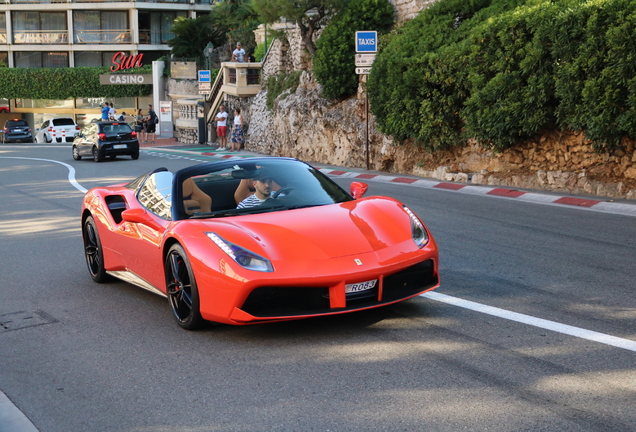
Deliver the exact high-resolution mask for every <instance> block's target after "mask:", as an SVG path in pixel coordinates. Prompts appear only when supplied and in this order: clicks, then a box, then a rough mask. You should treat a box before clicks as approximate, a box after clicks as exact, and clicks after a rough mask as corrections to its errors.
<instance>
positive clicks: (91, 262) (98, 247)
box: [82, 216, 110, 283]
mask: <svg viewBox="0 0 636 432" xmlns="http://www.w3.org/2000/svg"><path fill="white" fill-rule="evenodd" d="M82 237H83V238H84V256H85V257H86V265H87V267H88V273H89V274H90V275H91V279H93V280H94V281H95V282H97V283H103V282H106V281H108V280H109V279H110V277H109V276H108V274H107V273H106V269H105V267H104V252H103V250H102V242H101V240H100V239H99V232H98V231H97V225H95V220H94V219H93V217H92V216H89V217H87V218H86V220H85V221H84V227H83V229H82Z"/></svg>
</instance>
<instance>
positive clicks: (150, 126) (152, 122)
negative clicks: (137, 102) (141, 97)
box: [144, 105, 157, 144]
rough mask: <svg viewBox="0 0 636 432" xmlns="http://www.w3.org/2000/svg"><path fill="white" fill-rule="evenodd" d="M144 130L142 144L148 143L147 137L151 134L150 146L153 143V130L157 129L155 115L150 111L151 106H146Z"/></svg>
mask: <svg viewBox="0 0 636 432" xmlns="http://www.w3.org/2000/svg"><path fill="white" fill-rule="evenodd" d="M145 124H146V128H145V134H144V142H145V143H147V142H148V135H150V134H152V141H151V144H154V143H155V130H156V127H157V113H155V112H154V110H153V109H152V105H148V115H147V116H146V123H145Z"/></svg>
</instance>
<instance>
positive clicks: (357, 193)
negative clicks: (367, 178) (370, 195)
mask: <svg viewBox="0 0 636 432" xmlns="http://www.w3.org/2000/svg"><path fill="white" fill-rule="evenodd" d="M367 189H369V185H368V184H366V183H363V182H353V183H351V186H350V187H349V194H351V196H352V197H353V199H360V198H362V196H363V195H364V194H365V193H367Z"/></svg>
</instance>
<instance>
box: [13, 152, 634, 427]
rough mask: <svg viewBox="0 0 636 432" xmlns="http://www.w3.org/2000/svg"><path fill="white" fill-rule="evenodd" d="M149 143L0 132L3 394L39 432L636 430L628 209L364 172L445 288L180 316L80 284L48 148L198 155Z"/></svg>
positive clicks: (139, 166) (62, 182)
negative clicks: (93, 142)
mask: <svg viewBox="0 0 636 432" xmlns="http://www.w3.org/2000/svg"><path fill="white" fill-rule="evenodd" d="M153 154H155V156H153V155H151V154H150V153H149V152H147V151H142V155H141V157H140V159H139V160H138V161H132V160H130V159H129V158H119V159H117V160H116V161H106V162H104V163H100V164H96V163H94V162H92V161H84V160H83V161H77V162H76V161H73V160H72V158H71V153H70V148H69V147H68V146H65V147H63V146H59V147H57V146H28V145H15V146H9V145H7V146H0V194H1V195H0V197H1V198H0V245H1V246H0V271H1V274H2V280H3V283H2V286H1V288H0V322H3V323H4V326H0V391H2V392H4V394H6V396H7V397H8V398H9V400H10V401H11V402H12V404H14V405H15V406H16V407H17V408H18V409H19V410H21V411H22V413H24V415H26V417H27V418H28V419H29V420H30V421H31V422H32V423H33V424H34V425H35V426H36V427H37V429H38V430H40V431H42V432H56V431H60V432H68V431H95V432H97V431H130V432H133V431H134V432H138V431H160V432H161V431H165V432H168V431H189V432H190V431H193V432H194V431H196V432H200V431H271V430H276V431H376V430H387V431H458V430H480V431H481V430H489V431H521V430H549V431H555V430H558V431H614V430H615V431H634V430H636V410H635V409H634V406H635V402H636V348H635V347H636V295H634V294H635V292H636V282H635V278H634V269H635V268H636V253H635V249H636V248H635V246H636V218H634V217H630V216H624V215H613V214H605V213H598V212H591V211H584V210H580V209H577V208H563V207H558V206H545V205H539V204H533V203H527V202H519V201H514V200H507V199H498V198H493V197H486V196H475V195H467V194H459V193H456V192H452V191H445V190H431V189H429V190H424V189H418V188H413V187H411V186H409V185H405V184H388V183H380V182H375V183H373V182H370V188H369V192H368V193H367V195H389V196H393V197H395V198H397V199H399V200H401V201H403V202H404V203H406V204H407V205H408V206H409V207H410V208H412V209H413V210H414V211H415V212H416V213H417V214H418V215H420V217H421V218H422V219H423V220H424V221H425V222H426V224H427V225H428V226H429V228H430V229H431V231H432V233H433V235H434V236H435V239H436V240H437V243H438V245H439V247H440V260H441V264H440V272H441V278H442V283H441V287H440V288H438V289H437V290H436V291H435V293H437V294H443V295H444V296H441V297H434V296H431V297H432V298H426V297H417V298H415V299H412V300H409V301H406V302H403V303H400V304H398V305H394V306H390V307H386V308H381V309H376V310H372V311H365V312H359V313H354V314H347V315H343V316H334V317H326V318H316V319H309V320H303V321H292V322H286V323H275V324H266V325H254V326H244V327H231V326H210V327H209V328H206V329H204V330H202V331H197V332H188V331H184V330H181V329H180V328H179V327H178V326H177V325H176V324H175V323H173V321H172V318H171V316H170V311H169V309H168V305H167V301H166V300H165V299H163V298H161V297H158V296H156V295H154V294H151V293H149V292H147V291H144V290H141V289H139V288H136V287H134V286H131V285H129V284H126V283H123V282H115V283H110V284H104V285H98V284H95V283H93V282H92V281H91V279H90V277H89V275H88V272H87V270H86V265H85V261H84V256H83V249H82V241H81V231H80V226H79V207H80V203H81V198H82V193H81V192H80V191H79V190H78V188H77V187H76V186H74V185H73V184H71V183H70V182H69V169H68V167H67V166H64V165H61V164H59V163H55V162H50V161H60V162H63V163H65V164H67V165H69V166H71V167H73V168H74V170H75V173H74V176H75V178H76V180H77V182H78V184H77V186H78V187H79V188H82V187H83V188H90V187H93V186H96V185H105V184H112V183H118V182H124V181H128V180H130V179H132V178H134V177H136V176H138V175H140V174H142V173H144V172H146V171H149V170H151V169H154V168H156V167H158V166H166V167H167V168H169V169H170V170H176V169H179V168H181V167H184V166H188V165H191V164H193V163H195V162H194V161H192V160H188V159H184V158H182V157H179V156H175V157H174V158H173V157H161V158H160V157H157V156H156V153H153ZM11 158H41V159H47V160H49V161H43V160H32V159H11ZM193 159H198V160H205V159H206V157H199V158H196V157H195V158H193ZM207 159H210V158H207ZM336 181H337V182H338V183H339V184H341V185H343V186H345V187H346V188H348V183H349V182H350V181H351V180H348V179H346V178H343V179H337V180H336ZM445 301H448V302H450V303H453V302H454V303H456V304H450V303H448V302H445ZM462 301H470V302H474V303H471V304H469V303H462ZM475 304H476V306H475ZM473 306H474V307H473ZM467 307H472V308H467ZM488 307H492V308H491V309H488ZM493 308H498V309H493ZM473 309H477V310H473ZM493 311H494V312H493ZM490 312H493V313H494V314H489V313H490ZM495 312H496V313H495ZM513 313H516V315H515V314H513ZM520 317H526V318H527V319H526V318H523V319H521V318H520ZM524 320H525V321H524ZM540 320H543V321H540ZM536 323H540V324H543V325H542V326H541V325H539V326H537V325H535V324H536ZM564 325H565V326H564ZM566 326H569V327H566ZM570 330H571V331H570ZM592 332H594V333H592ZM590 335H591V336H592V337H591V339H594V338H596V339H597V340H598V341H595V340H590V337H588V338H586V336H590ZM610 341H614V342H618V343H616V344H611V343H609V342H610ZM0 412H1V411H0ZM6 424H8V423H5V428H3V423H2V418H1V417H0V431H3V432H4V431H6V430H8V428H7V426H6Z"/></svg>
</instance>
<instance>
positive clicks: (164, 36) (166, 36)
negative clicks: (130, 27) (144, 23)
mask: <svg viewBox="0 0 636 432" xmlns="http://www.w3.org/2000/svg"><path fill="white" fill-rule="evenodd" d="M174 36H175V34H174V33H171V32H165V31H164V32H162V31H159V30H147V29H140V30H139V43H140V44H145V45H149V44H153V45H157V44H167V43H168V41H171V40H172V39H174Z"/></svg>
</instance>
